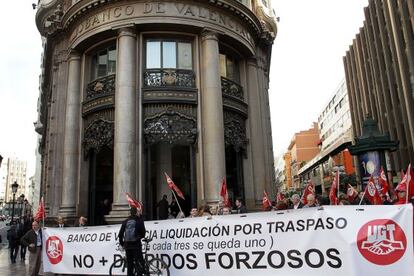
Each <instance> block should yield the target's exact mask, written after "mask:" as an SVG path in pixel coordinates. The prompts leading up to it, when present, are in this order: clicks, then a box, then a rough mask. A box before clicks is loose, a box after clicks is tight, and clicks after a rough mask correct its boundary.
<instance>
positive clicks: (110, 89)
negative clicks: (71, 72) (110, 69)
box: [86, 75, 115, 100]
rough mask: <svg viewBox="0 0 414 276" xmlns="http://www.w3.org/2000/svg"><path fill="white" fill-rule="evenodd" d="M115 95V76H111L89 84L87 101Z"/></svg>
mask: <svg viewBox="0 0 414 276" xmlns="http://www.w3.org/2000/svg"><path fill="white" fill-rule="evenodd" d="M113 93H115V75H109V76H105V77H102V78H99V79H97V80H94V81H93V82H91V83H89V84H88V86H87V88H86V99H87V100H88V99H92V98H95V97H98V96H102V95H106V94H113Z"/></svg>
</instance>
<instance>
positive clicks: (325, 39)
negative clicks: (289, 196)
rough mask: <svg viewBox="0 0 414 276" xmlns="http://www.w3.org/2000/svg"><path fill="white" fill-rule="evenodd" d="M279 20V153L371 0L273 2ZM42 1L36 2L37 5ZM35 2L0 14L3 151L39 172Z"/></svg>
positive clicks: (320, 94) (312, 113) (307, 118)
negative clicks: (34, 124)
mask: <svg viewBox="0 0 414 276" xmlns="http://www.w3.org/2000/svg"><path fill="white" fill-rule="evenodd" d="M271 1H272V6H273V9H274V10H275V12H276V14H277V16H278V17H280V22H278V33H277V36H276V39H275V41H274V45H273V51H272V64H271V69H270V80H271V81H270V88H269V95H270V96H269V101H270V109H271V120H272V130H273V146H274V154H275V155H278V154H280V153H282V152H283V151H285V150H286V148H287V146H288V144H289V142H290V139H291V138H292V136H293V135H294V133H295V132H298V131H300V130H306V129H308V128H310V127H311V125H312V122H313V121H316V120H317V117H318V114H319V112H320V111H321V110H322V108H323V106H324V105H325V104H326V102H328V100H329V97H330V95H332V94H333V93H334V92H335V89H336V88H337V87H338V85H339V83H340V81H341V80H342V79H343V78H344V69H343V62H342V57H343V56H344V55H345V53H346V51H347V49H348V48H349V45H351V44H352V39H354V38H355V35H356V34H357V33H358V31H359V27H361V26H362V25H363V18H364V17H363V7H365V6H367V4H368V0H271ZM35 2H36V1H35ZM32 3H33V1H32V0H18V1H7V2H5V3H3V6H2V7H3V11H8V12H3V13H2V16H0V34H1V37H2V38H3V39H2V43H0V53H1V62H0V154H1V155H3V156H15V157H18V158H19V159H22V160H27V161H28V172H27V175H28V176H29V177H30V176H32V175H34V173H35V171H34V170H35V150H36V145H37V139H38V138H37V135H36V133H35V132H34V126H33V123H34V122H35V121H37V99H38V96H39V74H40V70H41V69H40V66H41V52H42V43H41V38H40V35H39V32H38V31H37V28H36V25H35V13H36V11H35V10H33V8H32V5H31V4H32Z"/></svg>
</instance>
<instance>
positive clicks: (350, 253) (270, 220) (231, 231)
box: [43, 204, 414, 276]
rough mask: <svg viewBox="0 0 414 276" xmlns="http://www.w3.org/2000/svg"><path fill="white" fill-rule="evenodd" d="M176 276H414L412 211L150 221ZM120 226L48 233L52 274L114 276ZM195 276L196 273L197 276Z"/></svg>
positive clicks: (155, 249) (352, 209)
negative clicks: (109, 273)
mask: <svg viewBox="0 0 414 276" xmlns="http://www.w3.org/2000/svg"><path fill="white" fill-rule="evenodd" d="M145 226H146V228H147V236H148V237H151V238H153V240H152V242H151V243H150V245H149V249H150V250H149V251H148V254H147V258H152V257H154V256H156V257H160V258H162V259H163V260H165V262H166V263H167V264H168V265H169V267H170V273H171V274H170V275H172V276H190V275H191V276H193V275H215V276H221V275H223V276H228V275H234V276H242V275H261V276H266V275H269V276H270V275H272V276H273V275H275V273H277V274H278V275H284V276H298V275H301V276H302V275H306V276H320V275H334V276H355V275H361V276H362V275H366V274H367V273H370V274H373V275H375V276H390V275H393V274H395V273H397V274H398V275H414V254H413V207H412V206H411V205H410V204H408V205H398V206H332V207H331V206H325V207H323V208H319V209H318V208H309V209H300V210H286V211H277V212H261V213H249V214H244V215H228V216H213V217H212V218H211V219H209V218H207V217H199V218H186V219H175V220H163V221H147V222H145ZM119 228H120V225H111V226H97V227H86V228H44V231H43V234H44V239H43V241H44V247H43V248H44V250H43V265H44V269H45V271H47V272H54V273H64V274H84V275H86V274H95V275H98V274H99V275H108V272H109V268H110V266H111V264H112V262H113V261H114V260H115V259H117V258H119V257H120V253H119V252H118V251H116V248H117V246H116V244H117V241H118V231H119ZM194 273H196V274H194Z"/></svg>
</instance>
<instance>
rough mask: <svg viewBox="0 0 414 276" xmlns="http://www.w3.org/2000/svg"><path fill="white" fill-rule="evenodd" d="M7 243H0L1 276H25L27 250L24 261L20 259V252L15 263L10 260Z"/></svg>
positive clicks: (26, 273)
mask: <svg viewBox="0 0 414 276" xmlns="http://www.w3.org/2000/svg"><path fill="white" fill-rule="evenodd" d="M7 247H8V246H7V243H3V244H0V275H2V276H26V275H28V274H29V273H28V271H29V261H28V259H29V255H28V254H29V252H27V254H26V261H20V252H19V255H18V257H19V258H18V260H16V263H15V264H12V263H11V262H10V258H9V249H8V248H7Z"/></svg>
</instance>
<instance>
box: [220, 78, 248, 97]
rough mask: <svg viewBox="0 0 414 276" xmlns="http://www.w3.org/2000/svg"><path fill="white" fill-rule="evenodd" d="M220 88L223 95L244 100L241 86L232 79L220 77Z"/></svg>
mask: <svg viewBox="0 0 414 276" xmlns="http://www.w3.org/2000/svg"><path fill="white" fill-rule="evenodd" d="M221 90H222V91H223V94H224V95H227V96H231V97H235V98H237V99H240V100H242V101H243V100H244V95H243V88H242V87H241V86H240V85H239V84H238V83H235V82H234V81H232V80H230V79H227V78H224V77H221Z"/></svg>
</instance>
